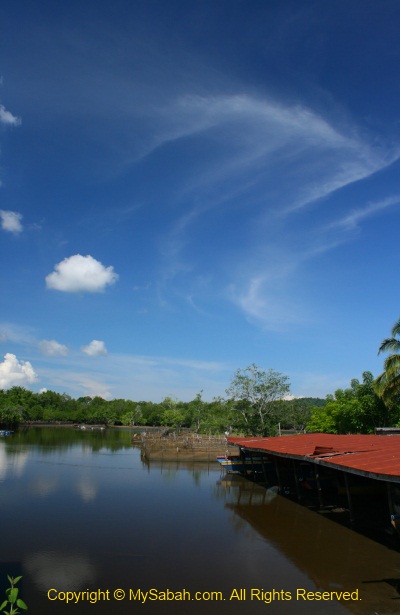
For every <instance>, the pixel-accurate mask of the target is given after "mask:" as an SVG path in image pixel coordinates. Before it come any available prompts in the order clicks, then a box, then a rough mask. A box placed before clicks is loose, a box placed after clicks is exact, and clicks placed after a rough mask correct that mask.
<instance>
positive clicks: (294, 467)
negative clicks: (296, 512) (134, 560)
mask: <svg viewBox="0 0 400 615" xmlns="http://www.w3.org/2000/svg"><path fill="white" fill-rule="evenodd" d="M292 465H293V472H294V481H295V483H296V493H297V500H298V501H299V502H301V492H300V485H299V477H298V476H297V470H296V469H297V466H296V462H295V460H294V459H293V460H292Z"/></svg>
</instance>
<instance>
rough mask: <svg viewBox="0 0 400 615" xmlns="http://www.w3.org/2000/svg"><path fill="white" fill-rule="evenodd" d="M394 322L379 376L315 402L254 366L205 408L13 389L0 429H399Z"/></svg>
mask: <svg viewBox="0 0 400 615" xmlns="http://www.w3.org/2000/svg"><path fill="white" fill-rule="evenodd" d="M399 336H400V320H399V321H398V322H396V323H395V325H394V326H393V328H392V337H390V338H387V339H385V340H383V342H382V343H381V345H380V347H379V351H378V352H379V353H381V352H391V354H389V356H388V357H387V358H386V360H385V363H384V371H383V373H382V374H380V376H378V377H377V378H376V379H374V377H373V375H372V373H371V372H369V371H365V372H364V373H363V375H362V382H360V381H359V380H358V379H355V378H354V379H353V380H351V382H350V386H349V387H348V388H347V389H338V390H337V391H335V393H334V394H330V395H327V397H326V399H325V400H322V399H319V398H298V399H289V394H290V383H289V378H288V377H287V376H285V375H284V374H281V373H280V372H276V371H274V370H272V369H270V370H268V371H264V370H262V369H260V368H259V367H258V366H257V365H255V364H252V365H249V366H248V367H247V368H245V369H238V370H237V371H236V372H235V374H234V375H233V377H232V380H231V383H230V386H229V387H228V388H227V389H226V398H222V397H218V398H214V399H213V400H212V401H211V402H206V401H204V400H203V398H202V393H203V391H200V392H199V393H198V394H197V395H196V396H195V398H194V399H193V400H191V401H190V402H182V401H178V400H176V399H173V398H172V397H165V399H163V401H162V402H160V403H158V404H157V403H153V402H149V401H132V400H125V399H113V400H111V401H106V400H105V399H103V398H102V397H79V398H78V399H74V398H72V397H71V396H70V395H68V394H67V393H63V394H60V393H56V392H54V391H46V392H43V393H33V392H32V391H30V390H28V389H25V388H23V387H18V386H14V387H12V388H11V389H9V390H7V391H4V390H0V425H1V426H2V427H4V426H7V427H10V426H16V425H18V424H19V423H21V422H37V421H45V422H59V421H62V422H72V423H92V424H103V425H129V426H132V427H134V426H138V425H146V426H149V427H153V426H154V427H155V426H164V427H172V428H175V429H180V428H183V427H185V428H190V429H192V430H194V431H196V432H206V433H207V432H208V433H221V432H229V433H231V432H234V433H240V434H244V435H257V436H269V435H275V434H276V433H277V432H278V431H279V430H280V429H294V430H296V431H302V430H307V431H313V432H327V433H337V434H340V433H373V432H374V429H375V428H376V427H388V426H391V427H400V340H399V339H398V337H399Z"/></svg>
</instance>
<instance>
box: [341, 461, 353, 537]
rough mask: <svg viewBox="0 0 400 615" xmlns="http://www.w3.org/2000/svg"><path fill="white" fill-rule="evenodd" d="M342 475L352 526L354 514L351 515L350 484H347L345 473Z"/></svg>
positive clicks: (347, 478)
mask: <svg viewBox="0 0 400 615" xmlns="http://www.w3.org/2000/svg"><path fill="white" fill-rule="evenodd" d="M343 474H344V482H345V485H346V494H347V503H348V505H349V512H350V523H351V524H352V525H353V523H354V514H353V512H354V511H353V502H352V499H351V493H350V484H349V477H348V476H347V472H343Z"/></svg>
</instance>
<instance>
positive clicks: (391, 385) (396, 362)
mask: <svg viewBox="0 0 400 615" xmlns="http://www.w3.org/2000/svg"><path fill="white" fill-rule="evenodd" d="M396 335H397V336H400V319H399V320H398V321H397V322H396V323H395V324H394V325H393V328H392V337H388V338H387V339H385V340H383V342H382V344H381V345H380V346H379V350H378V354H380V353H381V352H388V351H389V352H390V351H392V353H393V354H390V355H389V356H388V357H387V358H386V359H385V362H384V364H383V367H384V370H385V371H384V372H383V373H382V374H381V375H380V376H378V378H377V379H376V380H375V382H374V388H375V392H376V394H377V395H378V396H379V397H381V398H382V399H383V401H384V402H385V404H388V405H392V404H393V403H396V402H398V401H399V398H400V339H396Z"/></svg>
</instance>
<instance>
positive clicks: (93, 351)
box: [81, 340, 108, 357]
mask: <svg viewBox="0 0 400 615" xmlns="http://www.w3.org/2000/svg"><path fill="white" fill-rule="evenodd" d="M81 350H82V352H84V353H85V354H87V355H88V356H89V357H105V356H106V355H107V354H108V350H107V348H106V345H105V344H104V342H102V341H100V340H92V341H91V342H90V344H88V345H87V346H82V348H81Z"/></svg>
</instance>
